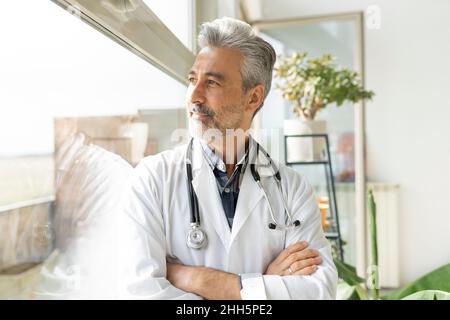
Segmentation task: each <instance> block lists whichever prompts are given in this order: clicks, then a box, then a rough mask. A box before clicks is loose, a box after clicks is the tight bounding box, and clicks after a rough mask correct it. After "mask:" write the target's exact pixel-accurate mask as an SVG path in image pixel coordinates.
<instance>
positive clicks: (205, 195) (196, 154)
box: [192, 139, 231, 250]
mask: <svg viewBox="0 0 450 320" xmlns="http://www.w3.org/2000/svg"><path fill="white" fill-rule="evenodd" d="M192 151H193V152H192V167H193V170H192V171H193V176H194V178H193V179H192V185H193V187H194V190H195V193H196V195H197V198H198V203H199V207H200V220H201V225H202V226H205V225H206V224H208V225H213V226H214V229H215V231H216V232H217V234H218V235H219V237H220V239H221V241H222V243H223V246H224V247H225V248H226V249H227V250H228V248H229V245H230V234H231V233H230V227H229V226H228V222H227V220H226V217H225V212H224V210H223V206H222V202H221V200H220V195H219V190H218V189H217V182H216V178H215V176H214V173H213V172H212V170H211V168H210V167H209V166H208V164H207V163H206V160H205V159H204V157H203V154H202V150H201V145H200V143H199V141H198V140H197V139H194V145H193V150H192ZM202 221H205V223H203V222H202ZM205 230H206V233H208V232H209V230H208V229H206V228H205Z"/></svg>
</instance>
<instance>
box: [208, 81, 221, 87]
mask: <svg viewBox="0 0 450 320" xmlns="http://www.w3.org/2000/svg"><path fill="white" fill-rule="evenodd" d="M208 85H209V86H217V85H219V84H218V83H217V82H215V81H214V80H208Z"/></svg>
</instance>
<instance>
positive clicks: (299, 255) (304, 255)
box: [280, 249, 319, 269]
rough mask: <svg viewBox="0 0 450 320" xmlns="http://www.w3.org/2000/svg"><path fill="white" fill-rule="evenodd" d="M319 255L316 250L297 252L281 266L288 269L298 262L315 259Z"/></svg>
mask: <svg viewBox="0 0 450 320" xmlns="http://www.w3.org/2000/svg"><path fill="white" fill-rule="evenodd" d="M318 255H319V252H318V251H317V250H314V249H305V250H302V251H297V252H294V253H293V254H291V255H290V256H289V257H287V258H286V259H285V260H284V261H283V262H281V263H280V266H281V267H282V268H283V269H287V268H288V267H289V266H290V265H291V264H293V263H294V262H296V261H301V260H305V259H309V258H315V257H317V256H318Z"/></svg>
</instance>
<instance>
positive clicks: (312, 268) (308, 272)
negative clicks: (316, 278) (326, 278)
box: [294, 265, 318, 276]
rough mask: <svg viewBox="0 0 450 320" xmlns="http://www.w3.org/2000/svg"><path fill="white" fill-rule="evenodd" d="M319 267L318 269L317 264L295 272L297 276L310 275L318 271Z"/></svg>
mask: <svg viewBox="0 0 450 320" xmlns="http://www.w3.org/2000/svg"><path fill="white" fill-rule="evenodd" d="M317 269H318V267H317V266H316V265H313V266H309V267H306V268H303V269H301V270H299V271H297V272H295V273H294V275H296V276H309V275H311V274H313V273H314V272H316V271H317Z"/></svg>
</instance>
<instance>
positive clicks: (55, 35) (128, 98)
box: [0, 0, 187, 156]
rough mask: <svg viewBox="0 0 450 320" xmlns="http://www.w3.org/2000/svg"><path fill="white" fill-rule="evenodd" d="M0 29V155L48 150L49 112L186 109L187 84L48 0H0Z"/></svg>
mask: <svg viewBox="0 0 450 320" xmlns="http://www.w3.org/2000/svg"><path fill="white" fill-rule="evenodd" d="M182 14H183V17H182V18H180V19H184V20H185V21H187V17H185V16H184V12H183V13H182ZM174 18H176V17H175V16H174ZM0 32H1V42H2V44H1V50H0V156H5V155H23V154H45V153H51V152H53V117H55V116H88V115H118V114H133V113H135V112H136V111H137V109H148V108H183V107H184V96H185V90H186V88H185V86H183V85H181V84H179V83H178V82H176V81H175V80H173V79H171V78H169V77H168V76H166V75H165V74H163V73H162V72H161V71H159V70H157V69H156V68H154V67H152V66H151V65H149V64H148V63H146V62H145V61H144V60H142V59H140V58H139V57H137V56H135V55H134V54H132V53H131V52H129V51H128V50H126V49H124V48H123V47H121V46H120V45H118V44H116V43H115V42H113V41H112V40H110V39H109V38H107V37H106V36H104V35H102V34H100V33H99V32H98V31H96V30H94V29H93V28H91V27H90V26H88V25H87V24H85V23H84V22H82V21H81V20H79V19H77V18H75V17H74V16H71V15H70V14H69V13H67V12H65V11H64V10H63V9H61V8H60V7H58V6H57V5H56V4H54V3H53V2H51V1H50V0H40V1H36V0H25V1H2V9H1V10H0ZM179 36H180V37H181V38H183V37H187V34H184V35H183V34H180V35H179Z"/></svg>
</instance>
